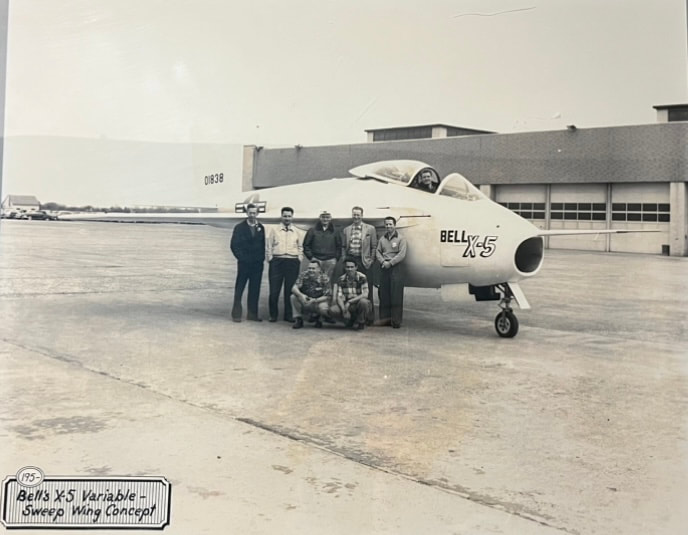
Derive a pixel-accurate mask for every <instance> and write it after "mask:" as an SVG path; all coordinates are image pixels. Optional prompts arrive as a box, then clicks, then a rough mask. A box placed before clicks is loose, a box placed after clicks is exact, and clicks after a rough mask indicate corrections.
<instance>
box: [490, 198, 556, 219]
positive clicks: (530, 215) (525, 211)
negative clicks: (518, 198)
mask: <svg viewBox="0 0 688 535" xmlns="http://www.w3.org/2000/svg"><path fill="white" fill-rule="evenodd" d="M499 204H501V205H502V206H504V207H505V208H508V209H509V210H511V211H512V212H514V213H516V214H518V215H520V216H521V217H523V218H524V219H542V220H544V219H545V203H544V202H502V203H499Z"/></svg>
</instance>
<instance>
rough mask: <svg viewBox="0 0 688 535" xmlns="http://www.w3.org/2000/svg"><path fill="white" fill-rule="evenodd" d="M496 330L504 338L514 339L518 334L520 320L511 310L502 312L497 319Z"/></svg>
mask: <svg viewBox="0 0 688 535" xmlns="http://www.w3.org/2000/svg"><path fill="white" fill-rule="evenodd" d="M495 329H496V330H497V334H498V335H499V336H501V337H502V338H513V337H514V336H516V333H517V332H518V319H516V316H515V315H514V313H513V312H511V311H510V310H502V311H501V312H500V313H499V314H497V317H496V318H495Z"/></svg>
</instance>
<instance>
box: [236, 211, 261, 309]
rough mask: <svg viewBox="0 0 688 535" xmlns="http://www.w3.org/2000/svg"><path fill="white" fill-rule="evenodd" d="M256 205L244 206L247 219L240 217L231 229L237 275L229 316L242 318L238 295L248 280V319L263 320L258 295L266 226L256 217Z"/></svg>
mask: <svg viewBox="0 0 688 535" xmlns="http://www.w3.org/2000/svg"><path fill="white" fill-rule="evenodd" d="M257 217H258V207H257V206H256V205H255V204H249V205H248V206H246V221H242V222H241V223H239V224H238V225H237V226H236V227H234V232H233V233H232V240H231V242H230V247H231V249H232V253H233V254H234V256H235V257H236V259H237V261H238V262H237V264H238V267H237V277H236V283H235V284H234V306H233V307H232V320H233V321H236V322H239V321H241V315H242V309H241V299H242V297H243V295H244V289H245V288H246V283H247V282H248V300H247V303H246V304H247V307H248V314H247V319H248V320H251V321H263V320H262V319H261V318H260V317H259V316H258V298H259V297H260V282H261V279H262V278H263V262H264V261H265V227H263V225H262V224H261V223H259V222H258V220H257Z"/></svg>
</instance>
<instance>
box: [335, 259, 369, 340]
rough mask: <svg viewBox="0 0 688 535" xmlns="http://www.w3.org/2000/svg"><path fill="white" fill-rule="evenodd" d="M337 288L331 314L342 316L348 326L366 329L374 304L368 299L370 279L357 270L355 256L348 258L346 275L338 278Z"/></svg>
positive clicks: (345, 264)
mask: <svg viewBox="0 0 688 535" xmlns="http://www.w3.org/2000/svg"><path fill="white" fill-rule="evenodd" d="M335 288H336V292H337V293H336V297H335V304H334V305H333V306H332V308H331V309H330V315H331V316H338V317H340V318H342V319H343V320H344V321H345V322H346V326H347V327H353V328H354V329H355V330H357V331H360V330H363V329H365V326H366V322H367V321H368V316H369V315H370V314H371V312H372V311H371V309H372V306H371V303H370V300H369V299H368V279H366V276H365V275H364V274H363V273H361V272H360V271H356V259H355V258H351V257H347V258H346V260H345V261H344V275H342V276H341V277H339V279H337V282H336V284H335Z"/></svg>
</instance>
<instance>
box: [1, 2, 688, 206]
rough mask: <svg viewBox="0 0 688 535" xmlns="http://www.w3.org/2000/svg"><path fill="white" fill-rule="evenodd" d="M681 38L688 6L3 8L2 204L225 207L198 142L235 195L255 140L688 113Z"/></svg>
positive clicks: (609, 121) (557, 125)
mask: <svg viewBox="0 0 688 535" xmlns="http://www.w3.org/2000/svg"><path fill="white" fill-rule="evenodd" d="M687 25H688V24H687V17H686V1H685V0H653V1H652V2H648V1H647V0H423V1H421V0H366V1H365V2H363V1H358V2H356V1H351V0H348V1H344V0H320V1H315V0H309V1H305V0H290V1H288V2H285V1H283V0H264V1H261V2H249V1H242V2H236V1H232V0H193V1H191V0H60V1H59V2H56V1H52V0H10V6H9V30H8V57H7V73H6V103H5V104H6V107H5V125H4V128H5V132H4V134H5V154H4V162H3V184H2V195H3V197H4V196H5V195H7V194H9V193H13V194H33V195H36V196H38V197H39V199H40V200H41V201H42V202H46V201H47V200H53V201H58V202H65V203H82V202H83V203H101V204H108V203H109V204H117V203H130V204H133V203H139V204H188V205H212V204H216V199H215V198H213V197H212V196H209V194H208V191H207V190H204V189H203V188H199V187H198V183H199V181H200V180H202V179H203V176H202V175H203V172H204V170H203V169H202V167H203V166H202V165H200V167H199V162H198V161H197V159H194V158H192V156H191V154H192V153H193V154H198V153H199V151H202V150H205V149H202V148H201V147H202V146H204V145H213V144H224V145H226V146H227V147H228V148H227V157H226V158H224V159H223V158H221V159H220V160H217V159H215V160H212V161H210V162H209V163H208V165H207V166H206V167H207V169H208V171H207V172H208V173H211V172H214V171H213V169H215V171H217V169H222V170H223V171H224V172H225V173H226V175H227V177H228V179H227V186H226V189H225V191H224V193H227V194H229V193H233V192H234V191H238V190H239V189H240V188H239V185H238V184H239V182H240V174H241V153H242V152H241V147H242V146H243V145H249V144H255V145H262V146H266V147H271V146H294V145H296V144H300V145H303V146H313V145H337V144H346V143H362V142H365V141H366V134H365V130H366V129H371V128H383V127H390V126H407V125H419V124H429V123H446V124H451V125H456V126H464V127H469V128H477V129H485V130H492V131H497V132H500V133H512V132H526V131H531V132H532V131H543V130H553V129H561V128H565V126H566V125H567V124H576V125H577V126H578V127H579V128H590V127H603V126H622V125H633V124H648V123H654V122H656V112H655V110H654V109H653V106H654V105H661V104H677V103H688V73H687V65H688V53H687V51H688V37H687V35H686V28H687ZM93 140H97V141H98V148H97V150H91V147H92V146H93V145H92V142H93ZM65 143H66V144H67V145H66V146H65ZM84 143H86V144H85V145H84ZM122 143H125V144H124V145H123V144H122ZM132 143H134V145H135V146H136V149H135V150H133V151H131V153H129V156H128V157H124V156H122V155H123V154H126V153H127V151H126V150H125V149H123V148H122V147H127V146H128V147H131V146H133V145H131V144H132ZM58 145H59V147H61V148H60V149H59V150H57V149H56V147H57V146H58ZM161 146H163V148H162V149H161ZM84 147H87V148H84ZM164 147H166V148H167V149H168V150H165V148H164ZM184 147H186V148H184ZM188 147H193V148H191V149H189V148H188ZM149 149H151V150H150V151H149ZM180 153H181V154H188V155H189V156H188V157H186V159H184V157H182V159H181V160H180V161H179V162H177V163H175V166H173V167H174V169H177V168H179V171H178V172H176V171H174V170H173V171H170V154H174V155H177V154H180ZM175 157H176V156H175ZM175 157H173V158H172V159H173V160H174V158H175ZM113 161H114V165H113ZM175 162H176V160H175ZM177 164H178V165H177ZM128 166H130V167H128ZM113 169H117V173H115V172H114V171H113ZM192 181H193V185H192V184H191V182H192ZM216 193H217V192H213V194H214V195H215V194H216Z"/></svg>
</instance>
